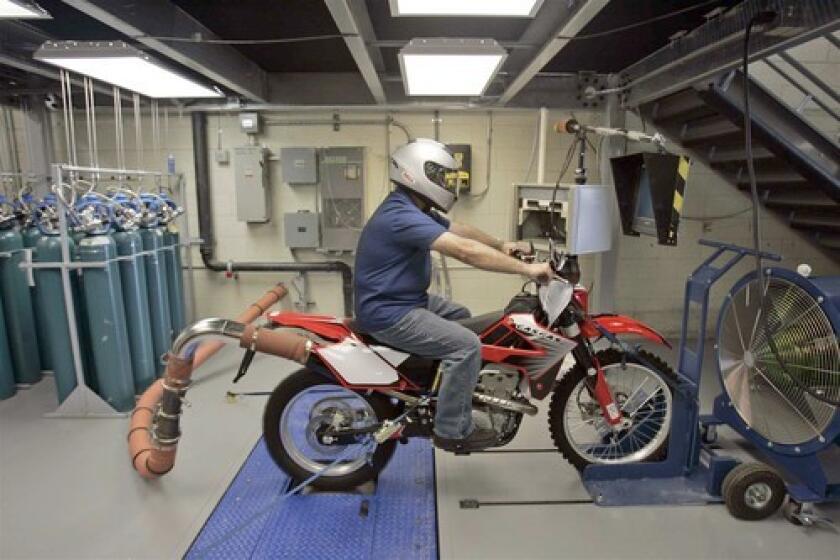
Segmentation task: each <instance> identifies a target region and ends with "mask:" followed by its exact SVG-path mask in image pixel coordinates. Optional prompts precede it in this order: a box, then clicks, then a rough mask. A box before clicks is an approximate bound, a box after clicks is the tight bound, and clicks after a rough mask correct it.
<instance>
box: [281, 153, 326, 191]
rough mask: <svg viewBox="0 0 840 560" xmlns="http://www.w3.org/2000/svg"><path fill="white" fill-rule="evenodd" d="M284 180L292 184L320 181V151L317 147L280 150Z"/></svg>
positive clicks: (312, 183)
mask: <svg viewBox="0 0 840 560" xmlns="http://www.w3.org/2000/svg"><path fill="white" fill-rule="evenodd" d="M280 169H281V170H282V171H283V181H284V182H286V183H288V184H290V185H314V184H315V183H317V182H318V152H317V150H316V149H315V148H283V149H282V150H280Z"/></svg>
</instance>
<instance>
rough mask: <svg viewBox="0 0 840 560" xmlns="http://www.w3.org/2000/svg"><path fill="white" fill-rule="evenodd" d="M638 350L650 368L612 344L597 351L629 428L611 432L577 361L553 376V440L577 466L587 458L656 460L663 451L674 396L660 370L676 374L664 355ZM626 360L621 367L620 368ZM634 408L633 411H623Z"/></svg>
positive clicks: (609, 461) (593, 460)
mask: <svg viewBox="0 0 840 560" xmlns="http://www.w3.org/2000/svg"><path fill="white" fill-rule="evenodd" d="M639 354H640V355H641V357H642V358H643V359H644V361H646V362H647V363H648V364H650V365H651V366H653V367H654V368H656V369H655V370H654V369H652V368H649V367H647V366H645V365H643V364H640V363H636V362H634V361H633V359H632V358H631V357H630V356H626V363H624V364H623V362H622V354H621V353H620V352H618V351H617V350H614V349H607V350H602V351H601V352H598V353H597V354H596V357H597V358H598V362H599V363H600V364H601V367H602V368H603V369H604V373H605V375H606V376H607V383H608V384H609V385H610V389H611V390H612V391H613V395H614V397H615V398H616V401H617V403H616V404H617V405H618V407H619V410H621V411H622V417H623V418H624V419H626V420H629V424H630V426H629V428H627V429H625V430H623V431H620V432H618V433H617V434H614V433H612V432H611V431H610V430H609V429H607V428H606V422H605V421H604V420H603V417H602V416H601V409H600V406H598V404H597V402H595V400H594V399H593V398H592V397H591V396H590V395H589V393H588V391H587V390H586V388H585V385H584V380H585V379H586V375H587V374H586V370H585V369H584V368H583V367H582V366H581V365H580V364H576V365H575V366H574V367H573V368H572V369H570V370H569V371H568V372H567V373H566V374H565V375H564V376H563V377H562V378H561V379H560V381H558V382H557V385H556V386H555V388H554V394H553V395H552V397H551V404H550V405H549V409H548V426H549V431H550V432H551V438H552V439H553V440H554V445H555V446H556V447H557V449H558V450H559V451H560V453H561V454H562V455H563V457H565V458H566V460H567V461H569V462H570V463H571V464H572V465H574V466H575V468H577V469H578V470H580V471H582V470H583V469H584V468H585V467H586V466H588V465H591V464H595V463H597V464H626V463H636V462H642V461H660V460H662V459H664V458H665V455H666V454H667V452H668V436H669V434H670V429H671V415H672V407H673V400H672V398H671V389H670V387H669V386H668V384H667V383H666V381H665V379H663V377H662V376H663V375H665V376H668V377H670V378H671V379H676V374H675V373H674V371H673V370H672V369H671V368H670V367H669V366H668V364H667V363H665V361H664V360H662V359H660V358H659V357H657V356H655V355H654V354H652V353H650V352H646V351H644V350H642V351H640V352H639ZM623 366H626V369H623ZM633 408H637V410H636V411H635V412H634V413H633V414H629V413H628V411H629V410H631V409H633Z"/></svg>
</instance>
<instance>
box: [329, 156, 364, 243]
mask: <svg viewBox="0 0 840 560" xmlns="http://www.w3.org/2000/svg"><path fill="white" fill-rule="evenodd" d="M364 161H365V152H364V148H325V149H323V150H321V161H320V175H321V180H320V182H319V189H318V190H319V195H318V196H319V202H320V208H321V248H323V249H326V250H328V251H355V250H356V245H357V243H358V241H359V235H360V233H361V231H362V225H363V223H362V222H363V220H364V194H365V190H364V185H365V173H364Z"/></svg>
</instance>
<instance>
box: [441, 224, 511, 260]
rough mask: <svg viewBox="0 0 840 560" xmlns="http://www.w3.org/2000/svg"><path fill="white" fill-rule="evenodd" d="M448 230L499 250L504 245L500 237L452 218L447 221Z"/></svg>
mask: <svg viewBox="0 0 840 560" xmlns="http://www.w3.org/2000/svg"><path fill="white" fill-rule="evenodd" d="M449 231H450V232H452V233H454V234H455V235H457V236H459V237H466V238H467V239H472V240H473V241H478V242H479V243H483V244H484V245H487V246H488V247H490V248H492V249H495V250H497V251H501V250H502V249H503V246H504V242H503V241H502V240H501V239H497V238H495V237H493V236H492V235H490V234H489V233H484V232H483V231H481V230H480V229H478V228H477V227H473V226H471V225H469V224H462V223H461V222H456V221H454V220H453V221H451V222H450V223H449ZM456 258H457V257H456Z"/></svg>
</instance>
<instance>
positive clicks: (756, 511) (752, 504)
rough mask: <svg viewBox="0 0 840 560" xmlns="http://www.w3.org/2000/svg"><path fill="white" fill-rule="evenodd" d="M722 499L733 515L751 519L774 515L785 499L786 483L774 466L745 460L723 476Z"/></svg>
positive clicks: (755, 519)
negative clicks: (745, 461)
mask: <svg viewBox="0 0 840 560" xmlns="http://www.w3.org/2000/svg"><path fill="white" fill-rule="evenodd" d="M722 489H723V492H722V494H723V499H724V501H725V502H726V509H728V510H729V513H731V514H732V516H733V517H736V518H738V519H745V520H748V521H757V520H759V519H765V518H767V517H769V516H770V515H772V514H773V513H774V512H775V511H776V510H778V509H779V507H780V506H781V505H782V502H783V501H784V499H785V495H786V491H785V483H784V481H783V480H782V477H781V476H779V473H777V472H776V471H775V470H774V469H772V468H770V467H768V466H767V465H765V464H762V463H743V464H740V465H738V466H737V467H735V468H734V469H732V470H731V471H729V474H727V475H726V478H724V480H723V486H722Z"/></svg>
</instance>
